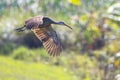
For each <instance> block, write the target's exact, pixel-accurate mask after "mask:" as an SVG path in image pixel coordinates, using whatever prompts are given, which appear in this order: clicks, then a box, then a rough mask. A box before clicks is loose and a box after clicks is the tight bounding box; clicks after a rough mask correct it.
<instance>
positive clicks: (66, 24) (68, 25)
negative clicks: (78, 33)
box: [64, 24, 72, 29]
mask: <svg viewBox="0 0 120 80" xmlns="http://www.w3.org/2000/svg"><path fill="white" fill-rule="evenodd" d="M64 25H65V26H67V27H68V28H70V29H72V28H71V27H70V26H69V25H67V24H64Z"/></svg>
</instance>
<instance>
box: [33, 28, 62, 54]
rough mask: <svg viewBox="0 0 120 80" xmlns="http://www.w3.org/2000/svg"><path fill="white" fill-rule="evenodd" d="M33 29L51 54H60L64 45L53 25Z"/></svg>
mask: <svg viewBox="0 0 120 80" xmlns="http://www.w3.org/2000/svg"><path fill="white" fill-rule="evenodd" d="M32 31H33V32H34V33H35V35H36V36H37V37H38V39H39V40H40V41H41V42H42V43H43V46H44V47H45V49H46V50H47V52H48V53H49V54H50V55H51V56H57V55H60V53H61V52H62V46H61V43H60V40H59V38H58V36H57V34H56V32H55V31H54V30H53V29H52V27H49V28H48V27H47V28H33V29H32Z"/></svg>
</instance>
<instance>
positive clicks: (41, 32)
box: [15, 15, 72, 56]
mask: <svg viewBox="0 0 120 80" xmlns="http://www.w3.org/2000/svg"><path fill="white" fill-rule="evenodd" d="M51 24H58V25H64V26H67V27H69V28H70V29H72V28H71V27H70V26H68V25H67V24H65V23H64V22H62V21H60V22H56V21H54V20H52V19H50V18H49V17H46V16H41V15H39V16H35V17H32V18H30V19H28V20H26V21H25V24H24V26H23V27H20V28H17V29H15V30H16V31H18V32H21V31H24V30H32V31H33V33H34V34H35V35H36V36H37V38H38V39H39V40H40V41H41V42H42V43H43V46H44V47H45V49H46V51H47V52H48V53H49V54H50V55H51V56H58V55H60V53H61V52H62V45H61V42H60V40H59V38H58V36H57V33H56V31H54V30H53V28H52V27H51Z"/></svg>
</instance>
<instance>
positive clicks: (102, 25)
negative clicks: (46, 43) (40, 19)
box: [0, 0, 120, 80]
mask: <svg viewBox="0 0 120 80" xmlns="http://www.w3.org/2000/svg"><path fill="white" fill-rule="evenodd" d="M36 15H43V16H49V17H50V18H52V19H54V20H56V21H64V22H66V23H67V24H69V25H70V26H71V27H72V28H73V31H71V30H70V29H68V28H65V27H64V26H57V25H53V28H54V29H55V30H56V32H57V34H58V36H59V37H60V39H61V42H62V45H63V49H64V50H63V52H62V54H61V56H58V57H51V56H49V55H48V54H47V52H46V51H45V49H44V48H43V46H42V43H41V42H40V41H39V40H38V39H37V38H36V36H35V35H34V34H33V32H32V31H25V32H22V33H18V32H15V31H14V29H15V28H18V27H21V26H23V25H24V21H25V20H27V19H29V18H31V17H34V16H36ZM118 78H120V0H0V80H118Z"/></svg>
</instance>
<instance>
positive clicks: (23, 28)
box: [15, 26, 26, 32]
mask: <svg viewBox="0 0 120 80" xmlns="http://www.w3.org/2000/svg"><path fill="white" fill-rule="evenodd" d="M25 29H26V28H25V27H24V26H23V27H20V28H17V29H15V30H16V31H18V32H21V31H24V30H25Z"/></svg>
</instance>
